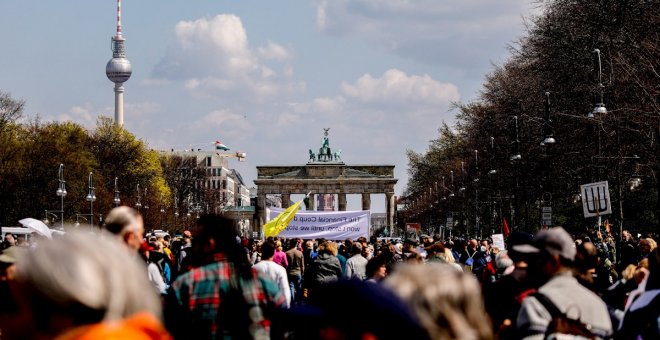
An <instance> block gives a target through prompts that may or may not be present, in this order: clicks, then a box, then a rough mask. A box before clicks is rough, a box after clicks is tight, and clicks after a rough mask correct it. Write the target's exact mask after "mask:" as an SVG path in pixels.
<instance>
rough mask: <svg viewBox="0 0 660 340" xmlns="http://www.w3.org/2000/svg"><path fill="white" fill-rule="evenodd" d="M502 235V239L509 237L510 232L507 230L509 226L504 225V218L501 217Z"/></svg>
mask: <svg viewBox="0 0 660 340" xmlns="http://www.w3.org/2000/svg"><path fill="white" fill-rule="evenodd" d="M502 234H504V237H509V235H510V234H511V230H510V229H509V224H508V223H506V217H502Z"/></svg>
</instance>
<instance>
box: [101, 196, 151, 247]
mask: <svg viewBox="0 0 660 340" xmlns="http://www.w3.org/2000/svg"><path fill="white" fill-rule="evenodd" d="M103 228H104V229H105V230H107V231H108V232H109V233H110V234H112V235H115V236H116V237H117V238H118V239H119V240H120V241H121V242H123V243H124V244H125V245H127V246H128V247H129V248H130V249H133V250H134V251H136V252H137V251H138V250H139V249H140V246H141V245H142V243H143V242H144V223H143V221H142V216H140V214H139V213H138V212H137V210H135V209H133V208H130V207H127V206H121V207H117V208H114V209H112V210H110V212H109V213H108V216H106V217H105V223H104V224H103Z"/></svg>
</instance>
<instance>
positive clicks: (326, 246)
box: [319, 241, 339, 256]
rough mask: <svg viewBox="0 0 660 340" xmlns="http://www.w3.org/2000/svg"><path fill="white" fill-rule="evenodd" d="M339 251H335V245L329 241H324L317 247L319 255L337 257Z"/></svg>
mask: <svg viewBox="0 0 660 340" xmlns="http://www.w3.org/2000/svg"><path fill="white" fill-rule="evenodd" d="M338 252H339V250H338V249H337V243H334V242H331V241H325V242H323V243H321V245H319V254H321V253H326V254H330V255H333V256H337V253H338Z"/></svg>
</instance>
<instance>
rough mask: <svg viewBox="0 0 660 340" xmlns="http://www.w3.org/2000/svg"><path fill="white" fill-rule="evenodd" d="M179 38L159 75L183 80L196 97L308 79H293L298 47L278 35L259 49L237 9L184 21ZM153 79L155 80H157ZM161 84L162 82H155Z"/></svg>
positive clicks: (275, 90)
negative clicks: (282, 41)
mask: <svg viewBox="0 0 660 340" xmlns="http://www.w3.org/2000/svg"><path fill="white" fill-rule="evenodd" d="M174 31H175V40H174V43H173V45H172V46H171V47H170V49H169V51H168V53H167V54H166V55H165V56H164V57H163V58H162V60H161V61H160V62H159V63H158V65H156V67H155V69H154V76H153V77H152V78H154V79H165V80H169V81H180V82H181V84H182V86H183V88H185V89H186V90H187V91H188V92H189V93H190V94H191V95H193V96H194V97H198V98H199V97H202V98H204V97H206V98H214V97H230V98H234V99H235V98H237V97H241V96H242V97H243V98H246V99H248V100H255V101H260V100H263V99H264V98H265V97H272V96H277V95H282V94H290V93H297V92H301V91H304V90H305V88H306V85H305V83H304V82H301V81H296V80H293V79H292V75H293V70H292V67H291V65H289V64H286V63H285V64H280V65H279V66H278V67H279V69H278V68H277V67H275V66H273V65H269V64H267V63H266V62H267V61H268V60H273V61H277V62H280V63H282V62H287V61H289V60H290V59H291V58H292V56H293V53H292V52H291V51H290V50H289V49H287V48H285V47H283V46H282V45H280V44H277V43H275V42H273V41H268V43H267V44H265V45H264V46H261V47H259V48H257V49H256V50H253V49H252V48H251V47H250V44H249V40H248V35H247V32H246V30H245V27H244V26H243V23H242V21H241V19H240V18H239V17H238V16H236V15H233V14H220V15H216V16H214V17H212V18H201V19H197V20H194V21H181V22H179V23H177V24H176V26H175V28H174ZM152 82H153V81H152ZM154 83H156V84H159V82H154Z"/></svg>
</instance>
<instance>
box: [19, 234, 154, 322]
mask: <svg viewBox="0 0 660 340" xmlns="http://www.w3.org/2000/svg"><path fill="white" fill-rule="evenodd" d="M18 264H19V265H18V266H17V268H16V271H17V273H16V274H17V280H18V281H19V282H22V283H24V284H25V285H26V286H27V287H28V288H29V289H30V290H32V291H33V293H35V294H32V297H31V298H32V299H33V303H34V305H35V306H40V305H45V306H52V307H53V310H52V312H53V313H56V312H61V311H62V310H63V311H69V310H71V309H70V308H69V307H71V306H82V307H84V309H82V310H85V309H87V310H92V311H95V312H98V313H100V315H99V317H100V318H101V320H98V321H112V320H119V319H123V318H126V317H128V316H130V315H133V314H135V313H138V312H148V313H150V314H152V315H154V316H155V317H156V318H161V316H162V315H161V304H160V299H159V297H158V295H157V294H156V291H155V290H154V289H153V286H152V285H151V284H150V283H149V279H148V277H147V270H146V267H145V266H144V265H143V264H142V263H140V261H139V259H138V256H137V254H132V253H131V252H130V251H129V250H128V249H127V248H126V247H124V246H123V244H121V243H120V242H118V241H117V240H116V238H115V237H102V236H101V235H91V234H89V233H84V232H81V231H74V232H69V233H67V234H66V235H64V236H62V237H59V238H56V239H54V240H49V241H44V242H41V243H40V244H39V246H38V247H37V248H35V249H34V250H31V251H30V252H27V253H26V254H24V255H23V256H22V257H21V258H19V259H18ZM40 299H42V300H43V301H40ZM74 310H75V309H74ZM44 312H45V313H48V312H51V311H44ZM74 313H75V312H71V314H74ZM70 316H71V317H72V318H74V319H85V316H84V315H70Z"/></svg>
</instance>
